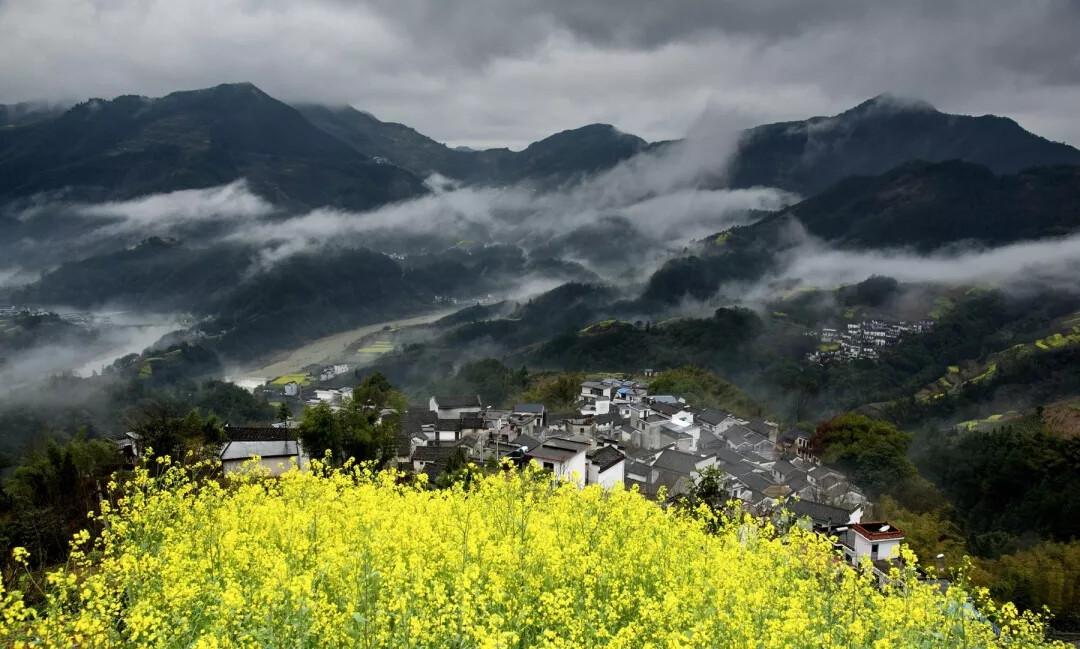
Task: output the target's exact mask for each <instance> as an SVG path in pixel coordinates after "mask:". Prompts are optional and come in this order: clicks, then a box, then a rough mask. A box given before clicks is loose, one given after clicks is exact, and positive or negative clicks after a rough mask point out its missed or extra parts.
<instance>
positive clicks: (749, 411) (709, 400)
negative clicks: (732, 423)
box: [649, 365, 764, 417]
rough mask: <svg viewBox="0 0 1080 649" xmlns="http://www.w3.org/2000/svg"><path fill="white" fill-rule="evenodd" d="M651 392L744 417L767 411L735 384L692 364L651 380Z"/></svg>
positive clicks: (666, 372) (660, 374)
mask: <svg viewBox="0 0 1080 649" xmlns="http://www.w3.org/2000/svg"><path fill="white" fill-rule="evenodd" d="M649 392H650V393H652V394H672V395H677V396H681V397H685V398H686V401H687V402H688V403H691V404H693V405H695V406H700V407H704V408H723V409H725V410H729V411H731V412H732V413H734V414H736V415H739V416H741V417H760V416H761V415H762V414H764V412H763V410H762V408H761V406H759V405H758V404H757V403H755V402H754V400H753V399H751V398H750V397H749V396H747V394H746V393H745V392H743V391H742V390H740V389H739V388H738V387H736V386H735V385H734V384H732V383H729V382H728V381H725V380H724V379H722V378H720V377H719V376H718V375H716V374H715V373H713V372H710V371H709V370H706V369H703V368H700V367H694V366H692V365H686V366H684V367H680V368H677V369H673V370H667V371H665V372H660V373H659V374H657V375H656V376H655V377H653V378H652V379H651V380H650V381H649Z"/></svg>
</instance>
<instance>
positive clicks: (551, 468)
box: [544, 462, 877, 548]
mask: <svg viewBox="0 0 1080 649" xmlns="http://www.w3.org/2000/svg"><path fill="white" fill-rule="evenodd" d="M544 470H545V471H551V472H552V473H555V463H554V462H544ZM874 547H875V548H877V546H876V545H875V546H874Z"/></svg>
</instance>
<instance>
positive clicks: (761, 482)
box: [735, 473, 774, 493]
mask: <svg viewBox="0 0 1080 649" xmlns="http://www.w3.org/2000/svg"><path fill="white" fill-rule="evenodd" d="M735 479H736V480H738V481H739V482H741V483H742V484H743V485H745V486H746V487H747V488H748V489H751V490H753V491H757V492H760V493H765V490H766V489H768V488H769V487H772V486H773V485H774V483H773V482H772V481H771V480H769V479H768V478H766V477H765V476H764V475H762V474H760V473H744V474H743V475H737V476H735Z"/></svg>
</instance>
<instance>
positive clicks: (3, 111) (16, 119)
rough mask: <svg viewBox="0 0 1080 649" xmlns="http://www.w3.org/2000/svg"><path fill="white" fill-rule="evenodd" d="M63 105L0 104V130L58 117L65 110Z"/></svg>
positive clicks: (37, 103) (32, 103) (65, 107)
mask: <svg viewBox="0 0 1080 649" xmlns="http://www.w3.org/2000/svg"><path fill="white" fill-rule="evenodd" d="M67 108H68V106H65V105H63V104H50V103H45V102H33V101H25V102H19V103H17V104H0V128H14V127H16V126H25V125H27V124H33V123H34V122H40V121H43V120H46V119H53V118H55V117H58V116H60V115H62V114H63V113H64V111H65V110H67Z"/></svg>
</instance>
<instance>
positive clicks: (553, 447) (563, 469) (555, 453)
mask: <svg viewBox="0 0 1080 649" xmlns="http://www.w3.org/2000/svg"><path fill="white" fill-rule="evenodd" d="M588 449H589V445H588V443H586V442H579V441H576V440H571V439H566V438H563V437H552V438H550V439H548V440H547V441H545V442H544V443H542V444H540V445H539V446H537V447H535V448H532V449H530V450H529V451H528V452H526V453H525V457H527V458H529V459H531V460H533V461H534V462H536V463H537V464H539V465H540V466H542V467H543V468H544V469H546V470H548V471H551V472H552V474H554V476H555V478H556V479H558V480H569V481H571V482H573V483H574V484H576V485H577V486H578V487H584V486H585V480H586V479H587V477H588V475H589V471H588V466H587V462H586V458H585V452H586V451H587V450H588Z"/></svg>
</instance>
